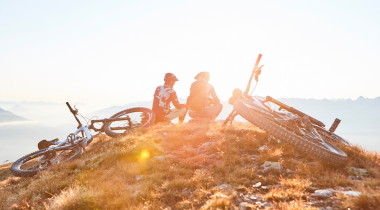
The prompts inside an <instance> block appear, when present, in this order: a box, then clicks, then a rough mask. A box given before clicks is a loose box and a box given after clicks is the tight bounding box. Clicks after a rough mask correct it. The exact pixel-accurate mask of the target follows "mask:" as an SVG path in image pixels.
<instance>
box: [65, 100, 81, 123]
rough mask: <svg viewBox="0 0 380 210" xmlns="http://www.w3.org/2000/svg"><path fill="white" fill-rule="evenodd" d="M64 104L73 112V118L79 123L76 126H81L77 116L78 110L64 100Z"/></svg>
mask: <svg viewBox="0 0 380 210" xmlns="http://www.w3.org/2000/svg"><path fill="white" fill-rule="evenodd" d="M66 105H67V106H68V107H69V109H70V112H71V113H73V115H74V117H75V119H76V120H77V122H78V124H79V125H78V128H80V127H81V126H82V123H81V122H80V120H79V119H78V118H77V113H78V110H74V109H73V108H71V106H70V104H69V102H66Z"/></svg>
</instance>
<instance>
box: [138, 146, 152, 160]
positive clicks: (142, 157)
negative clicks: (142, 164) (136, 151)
mask: <svg viewBox="0 0 380 210" xmlns="http://www.w3.org/2000/svg"><path fill="white" fill-rule="evenodd" d="M140 157H141V159H143V160H145V159H147V158H149V157H150V153H149V151H148V150H145V149H144V150H143V151H142V152H141V155H140Z"/></svg>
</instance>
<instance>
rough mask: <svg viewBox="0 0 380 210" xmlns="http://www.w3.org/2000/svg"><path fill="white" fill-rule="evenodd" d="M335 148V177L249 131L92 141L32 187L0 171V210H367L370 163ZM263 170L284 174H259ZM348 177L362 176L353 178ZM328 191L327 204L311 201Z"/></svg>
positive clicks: (374, 175)
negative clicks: (343, 156)
mask: <svg viewBox="0 0 380 210" xmlns="http://www.w3.org/2000/svg"><path fill="white" fill-rule="evenodd" d="M263 145H266V147H267V148H268V149H266V150H265V149H259V148H262V146H263ZM338 146H339V147H340V148H341V149H342V150H344V151H345V152H346V153H347V154H348V156H349V160H348V162H347V164H346V166H345V167H342V168H334V167H331V166H329V165H326V164H324V163H321V162H318V161H316V160H314V159H313V158H310V157H306V156H304V155H302V154H299V153H297V152H296V151H295V150H294V149H293V148H291V147H289V146H288V145H285V144H279V143H277V141H271V142H268V140H267V135H266V133H265V132H263V131H262V130H260V129H258V128H257V127H255V126H253V125H251V124H249V123H240V122H234V123H233V124H232V125H231V126H227V127H223V126H222V125H221V124H220V123H207V122H203V123H202V122H199V123H186V124H183V125H182V126H177V125H156V126H154V127H151V128H147V129H136V130H134V131H132V132H131V133H128V134H127V135H125V136H123V137H119V138H113V139H112V138H109V137H107V136H105V135H102V134H100V135H98V136H97V137H96V138H95V141H94V143H93V144H92V145H90V146H89V148H88V149H87V150H86V152H85V153H84V155H83V156H82V158H80V159H78V160H76V161H73V162H70V163H66V164H62V165H59V166H55V167H52V168H50V169H49V170H47V171H44V172H41V173H39V174H38V175H37V176H35V177H32V178H18V177H13V176H9V171H8V170H9V166H10V164H8V165H3V166H1V167H0V209H9V208H13V209H256V208H267V209H317V208H320V209H322V208H326V209H347V208H351V209H376V208H377V207H378V206H379V205H380V195H379V194H378V192H379V187H380V179H379V178H380V156H379V154H378V153H376V154H374V153H370V152H366V151H365V150H363V149H361V148H359V147H357V146H355V147H352V148H348V147H345V146H343V145H338ZM266 161H271V162H278V163H280V164H281V165H282V168H283V169H282V170H280V171H277V170H275V169H273V170H270V171H268V170H266V171H265V170H262V168H261V167H260V166H262V165H263V164H264V163H265V162H266ZM347 167H355V168H361V169H366V172H363V174H356V175H358V176H355V175H353V174H350V173H351V172H350V170H347ZM328 188H331V189H330V191H329V192H330V194H329V195H327V197H326V198H320V197H315V196H318V193H319V192H320V191H316V190H318V189H319V190H324V189H328ZM344 193H346V194H354V195H357V196H351V195H346V194H344ZM359 194H360V195H359Z"/></svg>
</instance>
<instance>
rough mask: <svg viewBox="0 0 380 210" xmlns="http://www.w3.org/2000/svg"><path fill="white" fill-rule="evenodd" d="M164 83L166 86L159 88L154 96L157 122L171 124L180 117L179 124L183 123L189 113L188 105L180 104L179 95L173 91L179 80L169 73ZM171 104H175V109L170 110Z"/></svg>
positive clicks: (153, 108) (154, 110)
mask: <svg viewBox="0 0 380 210" xmlns="http://www.w3.org/2000/svg"><path fill="white" fill-rule="evenodd" d="M164 81H165V83H164V85H160V86H158V87H157V88H156V91H155V92H154V96H153V107H152V110H153V112H154V114H155V115H156V120H155V122H156V123H158V122H170V121H171V120H173V119H175V118H177V117H178V118H179V119H178V122H179V123H183V120H184V119H185V117H186V113H187V109H186V104H180V103H179V101H178V97H177V93H176V92H175V91H174V90H173V87H174V84H175V83H176V82H177V81H178V79H177V77H176V76H175V75H174V74H172V73H167V74H165V78H164ZM170 103H173V105H174V106H175V108H173V109H170Z"/></svg>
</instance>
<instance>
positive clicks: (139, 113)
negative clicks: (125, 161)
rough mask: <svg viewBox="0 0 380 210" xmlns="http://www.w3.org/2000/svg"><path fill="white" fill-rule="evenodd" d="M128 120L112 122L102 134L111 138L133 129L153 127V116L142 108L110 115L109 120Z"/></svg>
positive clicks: (106, 125)
mask: <svg viewBox="0 0 380 210" xmlns="http://www.w3.org/2000/svg"><path fill="white" fill-rule="evenodd" d="M127 117H129V120H122V121H112V122H108V123H106V124H105V126H104V132H105V133H106V134H107V135H108V136H111V137H116V136H118V135H121V134H123V133H125V131H126V130H129V129H132V128H135V127H147V126H150V125H153V123H154V119H155V115H154V113H153V111H152V110H150V109H148V108H143V107H136V108H131V109H126V110H123V111H121V112H118V113H116V114H114V115H112V116H111V117H110V118H127Z"/></svg>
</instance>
